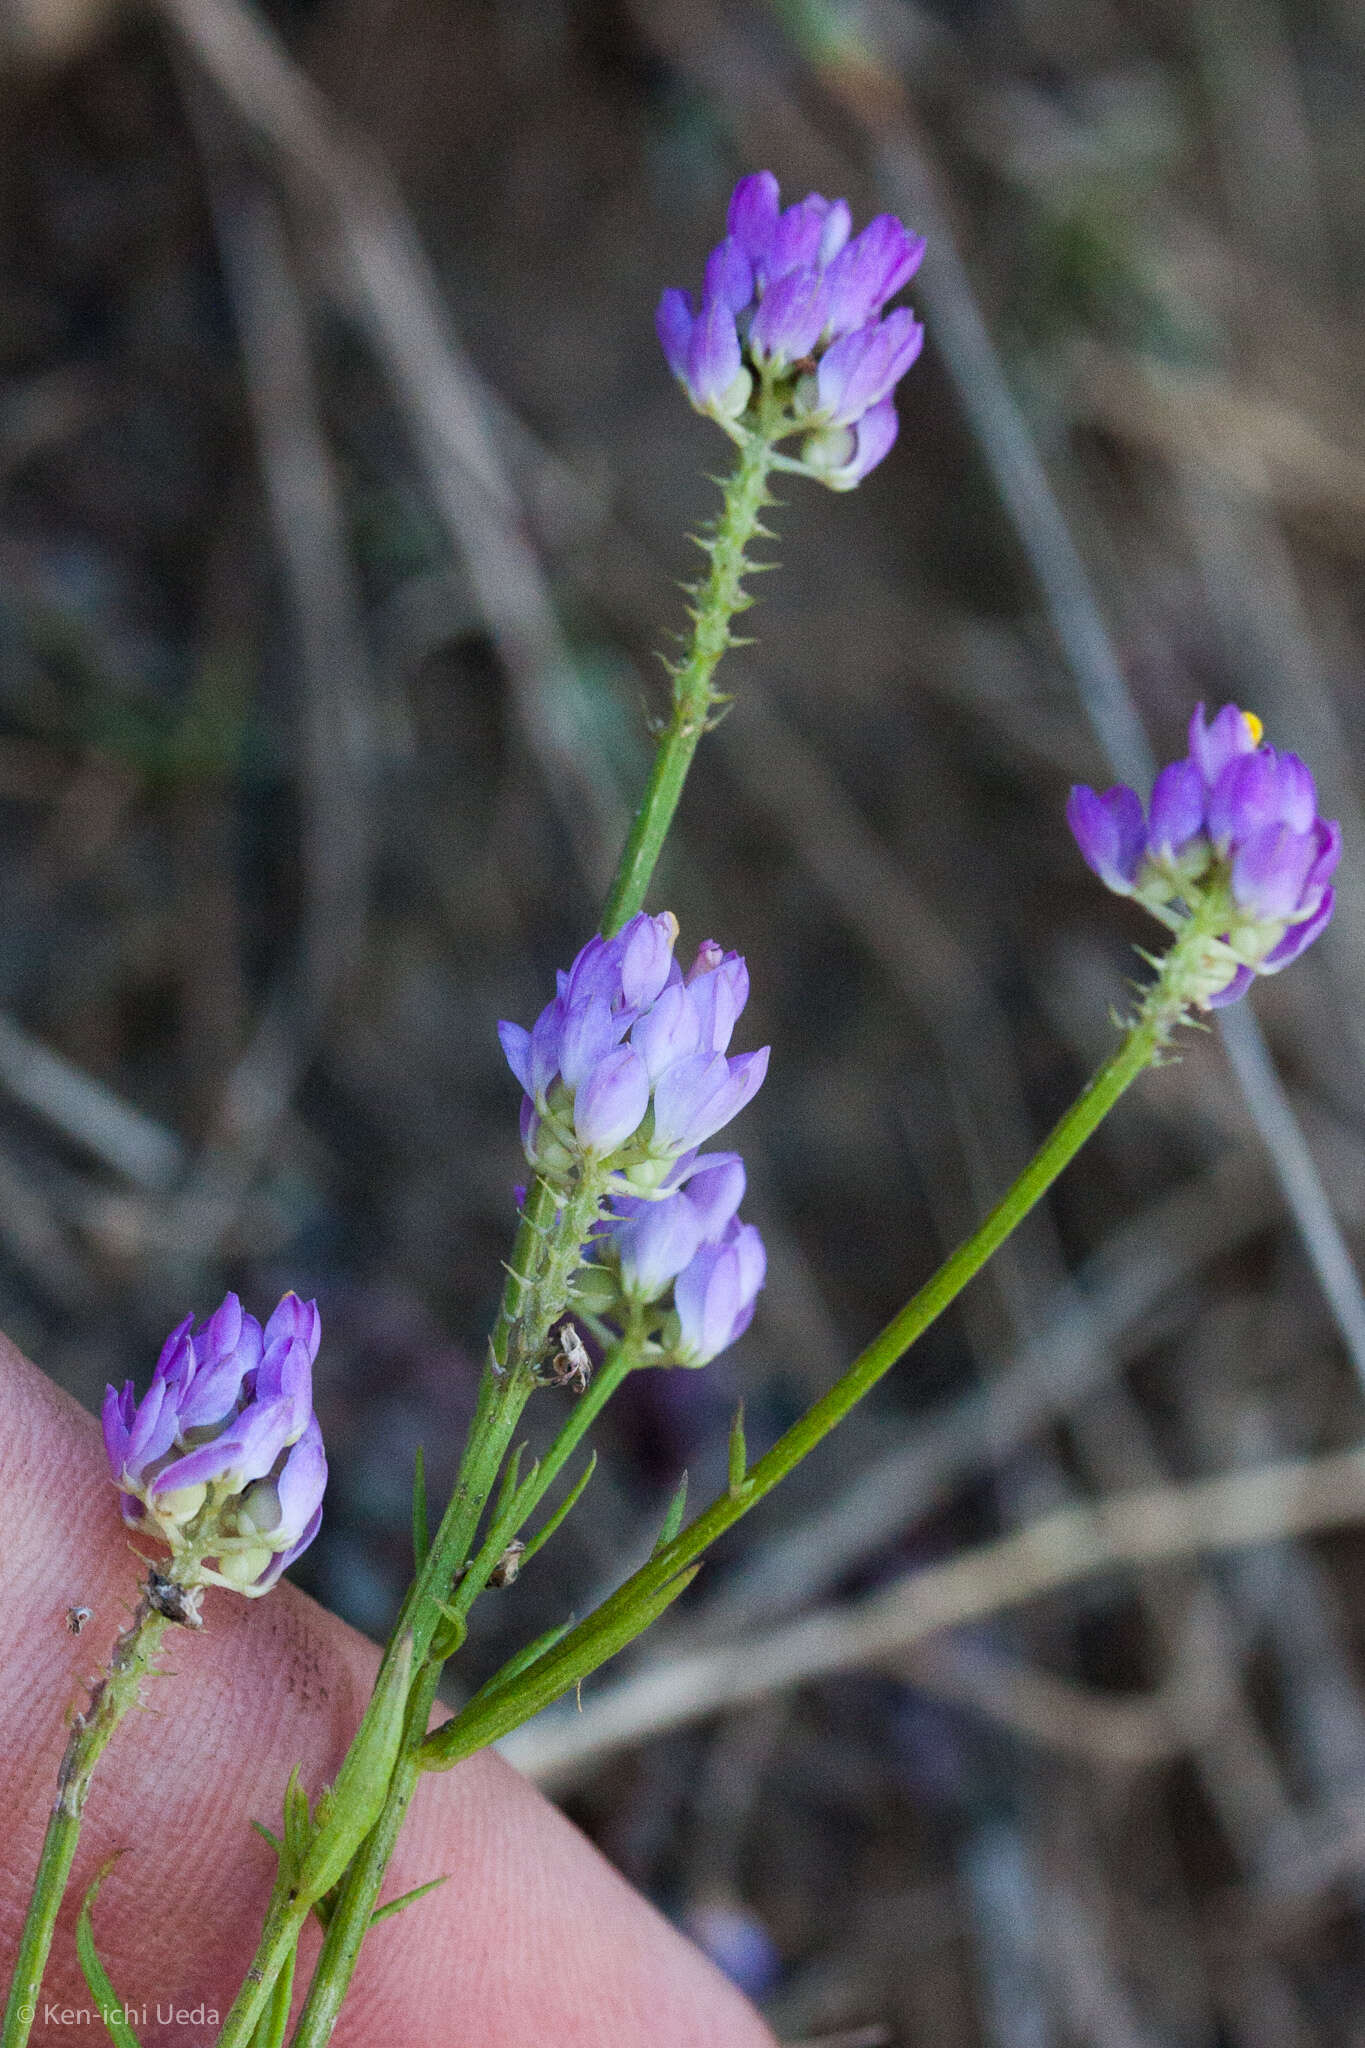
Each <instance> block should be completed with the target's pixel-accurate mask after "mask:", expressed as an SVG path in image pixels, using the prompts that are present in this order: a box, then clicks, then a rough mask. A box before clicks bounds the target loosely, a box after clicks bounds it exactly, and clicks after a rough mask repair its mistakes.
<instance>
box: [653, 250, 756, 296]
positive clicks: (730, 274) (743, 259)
mask: <svg viewBox="0 0 1365 2048" xmlns="http://www.w3.org/2000/svg"><path fill="white" fill-rule="evenodd" d="M753 295H754V266H753V264H752V263H751V262H750V260H749V258H748V257H747V256H746V255H745V253H744V251H743V249H741V247H740V245H739V243H738V242H737V241H736V240H735V239H734V236H733V235H727V236H726V237H725V240H724V241H723V242H721V243H719V244H718V245H717V246H716V247H715V248H714V249H713V250H712V251H711V254H710V255H709V256H708V257H707V259H706V280H705V283H704V284H703V286H702V299H703V301H704V302H705V301H709V300H712V299H718V300H719V301H720V303H721V305H723V306H726V307H728V309H729V310H730V312H732V313H742V312H743V311H744V308H745V307H746V306H747V305H748V303H749V301H750V299H752V297H753ZM665 296H666V295H665Z"/></svg>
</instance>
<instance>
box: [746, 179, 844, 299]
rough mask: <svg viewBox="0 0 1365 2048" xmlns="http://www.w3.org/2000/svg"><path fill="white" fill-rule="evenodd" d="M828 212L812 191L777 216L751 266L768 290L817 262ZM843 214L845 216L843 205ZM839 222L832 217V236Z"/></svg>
mask: <svg viewBox="0 0 1365 2048" xmlns="http://www.w3.org/2000/svg"><path fill="white" fill-rule="evenodd" d="M841 203H842V202H841ZM830 211H831V208H830V203H829V201H828V199H822V198H821V196H820V194H819V193H818V192H812V193H810V194H809V195H808V196H807V197H806V198H805V199H802V200H800V201H799V202H798V203H797V205H795V206H789V207H788V208H787V210H786V212H785V213H783V214H779V215H778V219H777V225H776V227H775V228H774V229H773V232H772V237H771V239H770V241H769V243H768V247H767V251H766V254H764V255H763V256H760V257H758V258H757V259H756V261H755V264H754V268H755V269H756V270H757V272H758V274H759V276H760V278H762V277H765V276H766V278H767V280H768V284H769V287H770V288H771V286H772V285H773V284H774V283H775V282H776V281H777V279H778V278H782V277H786V275H787V274H788V272H789V271H792V270H806V269H813V268H814V266H815V264H816V263H817V261H818V260H819V256H820V244H821V241H822V239H823V237H824V234H825V229H826V226H827V224H828V222H829V215H830ZM844 212H845V214H846V213H847V207H846V206H845V208H844ZM841 219H842V216H836V226H835V228H834V229H833V230H832V233H833V234H834V235H837V232H838V227H837V222H838V221H839V220H841ZM845 232H847V229H845ZM816 331H817V332H818V331H819V330H818V329H817V330H816Z"/></svg>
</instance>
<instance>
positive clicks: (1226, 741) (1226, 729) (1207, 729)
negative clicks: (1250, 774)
mask: <svg viewBox="0 0 1365 2048" xmlns="http://www.w3.org/2000/svg"><path fill="white" fill-rule="evenodd" d="M1260 743H1261V721H1260V720H1259V719H1258V718H1255V717H1253V716H1252V715H1251V714H1250V713H1249V712H1246V711H1242V710H1240V709H1239V708H1238V706H1237V705H1236V704H1225V705H1224V706H1223V708H1222V710H1221V711H1220V712H1219V713H1218V714H1217V716H1216V717H1215V718H1214V720H1213V721H1212V723H1211V724H1205V721H1204V707H1203V705H1202V704H1197V705H1196V706H1195V709H1194V716H1193V717H1192V718H1191V720H1190V758H1191V760H1192V761H1193V762H1194V764H1195V766H1196V767H1197V768H1198V770H1199V772H1200V774H1201V775H1202V776H1203V778H1204V784H1205V787H1206V788H1208V789H1212V788H1213V785H1214V783H1215V782H1217V780H1218V778H1219V776H1220V775H1221V774H1222V772H1223V770H1224V769H1225V768H1226V767H1227V765H1228V762H1229V761H1232V760H1235V759H1236V758H1237V756H1238V755H1239V754H1254V753H1255V751H1256V749H1257V747H1258V746H1259V745H1260Z"/></svg>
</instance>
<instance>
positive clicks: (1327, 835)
mask: <svg viewBox="0 0 1365 2048" xmlns="http://www.w3.org/2000/svg"><path fill="white" fill-rule="evenodd" d="M1313 838H1314V841H1315V843H1316V846H1317V853H1316V856H1315V857H1314V861H1313V865H1312V867H1311V868H1310V869H1309V870H1308V878H1307V880H1306V881H1305V882H1304V885H1303V900H1304V902H1305V904H1306V903H1308V902H1310V901H1311V900H1312V898H1313V897H1314V896H1315V895H1316V894H1317V892H1318V890H1319V889H1325V888H1326V886H1327V884H1328V882H1330V881H1331V879H1332V876H1333V875H1334V874H1335V873H1336V871H1337V862H1338V861H1339V860H1340V859H1341V827H1340V825H1338V824H1337V822H1336V820H1335V818H1319V819H1318V820H1317V822H1316V824H1315V825H1314V827H1313Z"/></svg>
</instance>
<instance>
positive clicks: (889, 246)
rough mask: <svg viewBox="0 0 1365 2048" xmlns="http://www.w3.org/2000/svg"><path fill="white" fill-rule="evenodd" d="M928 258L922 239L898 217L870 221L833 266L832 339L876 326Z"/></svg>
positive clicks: (829, 281)
mask: <svg viewBox="0 0 1365 2048" xmlns="http://www.w3.org/2000/svg"><path fill="white" fill-rule="evenodd" d="M923 255H924V239H923V237H922V236H920V235H912V234H911V233H910V231H909V229H908V228H906V227H904V226H902V224H901V222H900V221H898V220H897V219H896V216H895V215H894V214H893V213H879V214H878V215H877V217H876V219H875V220H871V221H869V222H868V224H867V226H866V227H865V228H864V229H863V231H862V233H861V234H859V235H855V237H854V238H853V240H852V241H851V242H850V243H849V244H848V247H847V248H846V249H843V250H841V251H840V253H839V255H837V256H836V257H835V259H834V261H833V262H832V263H831V264H830V266H829V270H828V273H827V276H826V282H827V284H828V286H829V331H830V334H831V335H832V336H837V335H840V334H851V333H852V332H853V330H854V328H855V327H862V326H864V325H865V324H866V323H867V322H868V321H869V320H875V319H876V317H877V316H878V314H879V313H880V312H881V310H882V307H883V306H884V305H885V304H886V302H887V300H888V299H891V298H894V297H895V295H896V293H897V292H898V291H899V290H900V289H901V287H902V285H905V284H908V282H909V281H910V279H911V278H912V277H913V276H914V274H915V272H916V271H917V270H918V268H919V266H920V261H921V258H922V257H923Z"/></svg>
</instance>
